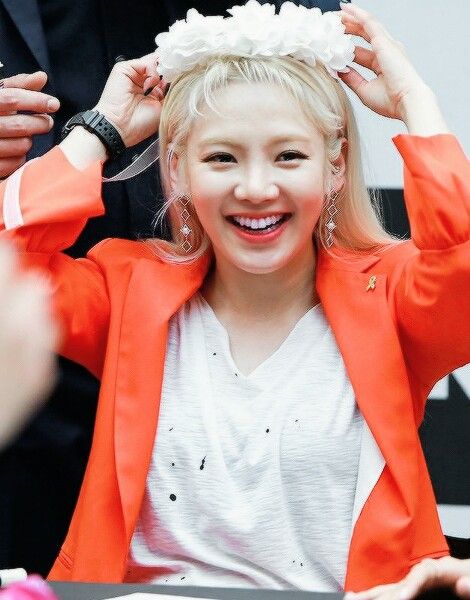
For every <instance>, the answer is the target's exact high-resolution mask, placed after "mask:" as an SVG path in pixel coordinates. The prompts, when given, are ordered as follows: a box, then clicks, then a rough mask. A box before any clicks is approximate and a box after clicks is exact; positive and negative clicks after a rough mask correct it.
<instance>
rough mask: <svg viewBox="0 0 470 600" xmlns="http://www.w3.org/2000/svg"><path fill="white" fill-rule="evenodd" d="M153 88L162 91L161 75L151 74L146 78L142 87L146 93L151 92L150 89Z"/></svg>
mask: <svg viewBox="0 0 470 600" xmlns="http://www.w3.org/2000/svg"><path fill="white" fill-rule="evenodd" d="M151 88H153V89H157V90H160V91H161V87H160V77H159V76H158V75H149V76H148V77H147V78H146V79H145V81H144V85H143V86H142V89H143V90H144V94H145V95H147V94H148V93H149V92H148V90H150V89H151Z"/></svg>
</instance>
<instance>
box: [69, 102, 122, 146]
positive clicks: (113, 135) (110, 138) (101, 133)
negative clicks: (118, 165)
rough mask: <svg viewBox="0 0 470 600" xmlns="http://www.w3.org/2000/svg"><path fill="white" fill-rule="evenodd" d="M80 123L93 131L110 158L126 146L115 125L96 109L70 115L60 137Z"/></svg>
mask: <svg viewBox="0 0 470 600" xmlns="http://www.w3.org/2000/svg"><path fill="white" fill-rule="evenodd" d="M77 125H80V126H82V127H84V128H85V129H86V130H87V131H90V132H91V133H94V134H95V135H96V136H97V137H99V138H100V140H101V141H102V142H103V144H104V145H105V146H106V150H107V151H108V155H109V157H110V158H115V157H116V156H119V155H120V154H122V153H123V152H124V150H125V149H126V146H125V145H124V142H123V141H122V138H121V136H120V135H119V133H118V131H117V129H116V127H114V125H112V124H111V123H110V122H109V121H108V119H106V117H105V116H103V115H102V114H101V113H99V112H98V111H97V110H86V111H85V112H81V113H78V114H76V115H74V116H73V117H71V118H70V119H69V120H68V121H67V123H66V124H65V125H64V127H63V128H62V132H61V136H60V139H61V140H63V139H64V138H65V137H67V135H68V134H69V133H70V132H71V131H72V129H73V128H74V127H77Z"/></svg>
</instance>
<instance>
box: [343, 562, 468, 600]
mask: <svg viewBox="0 0 470 600" xmlns="http://www.w3.org/2000/svg"><path fill="white" fill-rule="evenodd" d="M441 587H442V588H448V589H451V590H453V591H454V592H455V594H456V595H457V596H458V597H459V598H470V559H469V560H458V559H456V558H451V557H450V556H445V557H444V558H437V559H431V558H427V559H425V560H423V561H421V562H420V563H418V564H417V565H415V566H414V567H413V568H412V569H411V571H410V572H409V573H408V575H407V576H406V577H404V578H403V579H402V580H401V581H399V582H397V583H391V584H388V585H379V586H377V587H375V588H371V589H370V590H366V591H364V592H358V593H356V594H354V593H352V592H349V593H348V594H346V595H345V600H412V598H416V597H417V596H418V594H421V593H422V592H426V591H428V590H432V589H435V588H441Z"/></svg>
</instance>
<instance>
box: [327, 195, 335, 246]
mask: <svg viewBox="0 0 470 600" xmlns="http://www.w3.org/2000/svg"><path fill="white" fill-rule="evenodd" d="M337 197H338V192H336V191H334V190H332V191H331V192H329V194H328V195H327V197H326V203H325V210H326V213H327V214H326V223H325V246H326V247H327V248H331V246H332V245H333V242H334V239H333V231H334V230H335V229H336V223H335V216H336V215H337V214H338V209H337V207H336V198H337Z"/></svg>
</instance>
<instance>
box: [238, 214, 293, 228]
mask: <svg viewBox="0 0 470 600" xmlns="http://www.w3.org/2000/svg"><path fill="white" fill-rule="evenodd" d="M281 219H282V215H273V216H271V217H265V218H263V219H249V218H248V217H233V220H234V221H235V222H236V223H238V224H239V225H242V226H243V227H249V228H250V229H265V228H266V227H270V226H271V225H274V224H275V223H278V222H279V221H280V220H281Z"/></svg>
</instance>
